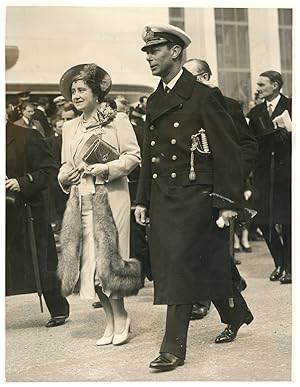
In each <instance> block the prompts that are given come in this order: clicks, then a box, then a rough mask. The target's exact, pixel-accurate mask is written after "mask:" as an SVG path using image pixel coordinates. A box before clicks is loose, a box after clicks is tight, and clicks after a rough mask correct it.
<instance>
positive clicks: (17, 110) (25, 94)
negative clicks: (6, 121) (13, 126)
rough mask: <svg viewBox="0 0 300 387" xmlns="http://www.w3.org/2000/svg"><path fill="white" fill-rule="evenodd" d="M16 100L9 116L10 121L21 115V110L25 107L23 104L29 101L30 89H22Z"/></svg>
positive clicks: (17, 118) (14, 120)
mask: <svg viewBox="0 0 300 387" xmlns="http://www.w3.org/2000/svg"><path fill="white" fill-rule="evenodd" d="M17 98H18V102H17V104H16V105H15V106H14V110H13V113H12V116H11V118H10V119H11V122H16V121H17V120H19V119H20V118H22V116H23V110H24V108H25V104H26V103H28V102H29V99H30V91H22V92H20V93H18V94H17Z"/></svg>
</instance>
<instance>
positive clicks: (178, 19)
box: [169, 8, 186, 62]
mask: <svg viewBox="0 0 300 387" xmlns="http://www.w3.org/2000/svg"><path fill="white" fill-rule="evenodd" d="M169 23H170V24H172V25H173V26H175V27H179V28H181V29H182V30H183V31H184V30H185V24H184V8H169ZM183 61H184V62H185V61H186V52H185V51H183Z"/></svg>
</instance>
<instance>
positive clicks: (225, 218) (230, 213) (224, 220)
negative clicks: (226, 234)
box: [216, 209, 237, 228]
mask: <svg viewBox="0 0 300 387" xmlns="http://www.w3.org/2000/svg"><path fill="white" fill-rule="evenodd" d="M236 217H237V212H236V211H234V210H226V209H223V210H219V218H218V219H217V220H216V224H217V226H218V227H219V228H224V226H229V222H230V219H232V218H233V219H235V218H236Z"/></svg>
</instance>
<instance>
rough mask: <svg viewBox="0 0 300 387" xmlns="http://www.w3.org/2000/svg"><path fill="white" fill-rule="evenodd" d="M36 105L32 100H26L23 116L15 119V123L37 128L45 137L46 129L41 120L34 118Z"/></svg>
mask: <svg viewBox="0 0 300 387" xmlns="http://www.w3.org/2000/svg"><path fill="white" fill-rule="evenodd" d="M33 116H34V106H33V104H32V103H31V102H26V103H25V104H24V107H23V113H22V117H21V118H20V119H19V120H17V121H15V125H17V126H22V127H23V128H28V129H34V130H37V131H38V132H39V133H40V134H41V135H42V136H43V137H45V131H44V128H43V127H42V125H41V123H40V121H38V120H34V119H33Z"/></svg>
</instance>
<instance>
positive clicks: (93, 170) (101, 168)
mask: <svg viewBox="0 0 300 387" xmlns="http://www.w3.org/2000/svg"><path fill="white" fill-rule="evenodd" d="M84 174H85V175H92V176H97V175H100V176H101V177H102V178H103V179H104V180H107V178H108V165H106V164H100V163H97V164H91V165H87V166H86V167H85V169H84Z"/></svg>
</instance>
